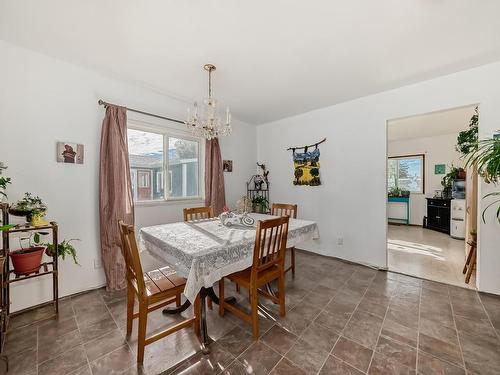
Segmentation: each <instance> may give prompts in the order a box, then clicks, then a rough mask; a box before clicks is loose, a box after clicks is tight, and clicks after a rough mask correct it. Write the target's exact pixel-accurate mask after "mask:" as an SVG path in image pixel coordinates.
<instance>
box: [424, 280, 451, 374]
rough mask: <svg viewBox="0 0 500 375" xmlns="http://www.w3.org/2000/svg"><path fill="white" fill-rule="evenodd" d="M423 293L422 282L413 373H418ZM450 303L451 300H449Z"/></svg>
mask: <svg viewBox="0 0 500 375" xmlns="http://www.w3.org/2000/svg"><path fill="white" fill-rule="evenodd" d="M446 290H447V291H448V287H446ZM423 295H424V287H423V283H422V286H421V287H420V298H419V299H418V317H417V350H416V355H415V373H416V374H418V355H419V352H420V310H421V308H422V296H423ZM449 298H450V296H449V291H448V299H449ZM450 303H451V300H450Z"/></svg>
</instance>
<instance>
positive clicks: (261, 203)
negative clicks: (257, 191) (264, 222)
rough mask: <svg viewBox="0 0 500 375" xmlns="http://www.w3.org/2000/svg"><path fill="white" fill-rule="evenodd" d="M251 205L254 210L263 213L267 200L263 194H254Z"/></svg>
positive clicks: (265, 210) (267, 204) (267, 205)
mask: <svg viewBox="0 0 500 375" xmlns="http://www.w3.org/2000/svg"><path fill="white" fill-rule="evenodd" d="M252 207H253V211H254V212H256V213H259V214H264V213H266V212H267V209H268V207H269V201H268V200H267V198H266V197H264V196H263V195H256V196H255V197H253V199H252Z"/></svg>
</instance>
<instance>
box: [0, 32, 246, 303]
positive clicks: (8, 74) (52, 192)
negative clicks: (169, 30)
mask: <svg viewBox="0 0 500 375" xmlns="http://www.w3.org/2000/svg"><path fill="white" fill-rule="evenodd" d="M0 56H1V58H0V82H1V83H0V85H1V86H0V87H1V89H0V160H1V161H4V162H6V163H7V164H8V166H9V169H8V176H10V177H12V180H13V184H12V185H11V187H10V188H9V190H8V193H9V197H10V199H9V200H10V201H14V200H16V199H18V198H19V197H20V196H21V195H22V194H23V193H24V192H25V191H29V192H32V193H35V194H37V195H39V196H41V197H42V198H43V199H44V200H45V201H46V202H47V204H48V206H49V211H48V217H49V218H50V219H55V220H57V221H58V223H59V225H60V232H61V238H80V239H81V240H82V241H81V242H80V243H78V244H77V247H78V255H79V261H80V263H81V267H78V266H75V265H74V264H72V262H71V261H65V262H61V263H62V264H61V267H60V282H59V290H60V293H61V295H68V294H72V293H75V292H78V291H82V290H86V289H89V288H93V287H97V286H101V285H103V284H104V283H105V279H104V274H103V271H102V269H94V265H93V262H94V259H97V258H100V250H99V237H98V234H99V217H98V162H99V142H100V131H101V122H102V118H103V115H104V109H103V108H102V107H99V106H98V105H97V100H98V99H100V98H102V99H105V100H107V101H110V102H114V103H118V104H124V105H128V106H130V107H131V108H139V109H143V110H146V111H149V112H153V113H158V114H164V115H166V116H171V117H176V118H183V116H184V115H185V113H186V112H185V111H186V106H187V104H186V103H183V102H180V101H178V100H176V99H174V98H171V97H167V96H165V95H160V94H157V93H155V92H152V91H150V90H147V89H144V88H141V87H139V86H135V85H131V84H127V83H123V82H120V81H117V80H113V79H109V78H106V77H104V76H101V75H99V74H96V73H94V72H92V71H89V70H86V69H82V68H80V67H77V66H74V65H71V64H68V63H65V62H62V61H59V60H56V59H53V58H49V57H46V56H44V55H41V54H38V53H34V52H31V51H29V50H25V49H21V48H18V47H15V46H13V45H10V44H7V43H4V42H1V41H0ZM131 116H132V115H131ZM135 117H136V118H137V115H136V116H135ZM142 120H143V121H152V120H151V118H148V117H144V118H142ZM255 134H256V131H255V127H254V126H251V125H247V124H245V123H242V122H240V121H234V134H233V135H232V136H231V137H230V138H228V139H227V140H224V141H222V142H221V149H222V156H223V158H226V159H233V160H234V172H233V173H232V174H226V196H227V198H228V202H229V203H233V204H234V202H235V201H236V199H237V197H240V196H242V195H244V194H245V180H246V179H247V178H248V176H250V175H251V174H252V173H253V172H254V170H255V168H254V165H255V164H254V163H255V161H256V135H255ZM58 140H60V141H72V142H78V143H83V144H84V145H85V164H84V165H65V164H62V163H56V161H55V158H56V153H55V145H56V141H58ZM182 207H184V205H182V204H172V205H161V206H155V207H139V208H138V209H137V223H138V225H139V226H142V225H146V224H148V225H150V224H157V223H161V222H168V221H175V220H179V219H180V218H181V209H182ZM13 246H15V242H14V243H13ZM22 284H24V285H20V284H18V285H16V286H13V288H12V289H13V291H12V309H13V311H15V310H18V309H22V308H25V307H27V306H30V305H33V304H38V303H41V302H44V301H47V300H49V299H50V298H51V295H50V293H49V291H50V290H51V288H50V281H49V279H47V280H45V281H42V282H40V279H39V280H36V281H25V282H23V283H22Z"/></svg>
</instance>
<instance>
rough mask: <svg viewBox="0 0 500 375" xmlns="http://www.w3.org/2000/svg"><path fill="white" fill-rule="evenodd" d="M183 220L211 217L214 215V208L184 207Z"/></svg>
mask: <svg viewBox="0 0 500 375" xmlns="http://www.w3.org/2000/svg"><path fill="white" fill-rule="evenodd" d="M183 211H184V221H193V220H203V219H211V218H213V217H214V210H213V208H212V207H192V208H185V209H184V210H183Z"/></svg>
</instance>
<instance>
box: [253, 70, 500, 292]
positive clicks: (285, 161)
mask: <svg viewBox="0 0 500 375" xmlns="http://www.w3.org/2000/svg"><path fill="white" fill-rule="evenodd" d="M476 103H479V104H480V125H479V127H480V133H481V136H487V135H490V134H491V132H492V131H493V130H495V129H498V128H500V105H499V103H500V63H495V64H490V65H485V66H482V67H479V68H475V69H471V70H467V71H464V72H459V73H455V74H452V75H448V76H444V77H440V78H437V79H434V80H430V81H426V82H421V83H418V84H415V85H410V86H405V87H402V88H399V89H396V90H391V91H386V92H383V93H379V94H376V95H370V96H367V97H363V98H360V99H356V100H353V101H349V102H346V103H341V104H338V105H335V106H331V107H327V108H323V109H320V110H316V111H312V112H308V113H304V114H301V115H298V116H294V117H290V118H286V119H282V120H279V121H275V122H272V123H267V124H263V125H261V126H259V127H258V129H257V145H258V157H259V160H261V161H262V162H265V163H266V164H267V166H268V168H269V170H270V180H271V200H272V201H274V202H276V201H283V202H295V203H297V204H298V205H299V217H303V218H309V219H312V220H316V221H317V222H318V225H319V229H320V233H321V240H320V241H317V242H315V243H311V244H310V245H308V247H307V248H308V249H311V250H313V251H315V252H318V253H322V254H327V255H332V256H337V257H341V258H344V259H349V260H352V261H356V262H360V263H368V264H371V265H374V266H378V267H386V266H387V258H386V252H387V250H386V231H387V224H386V199H387V198H386V157H387V141H386V121H387V120H389V119H394V118H400V117H406V116H412V115H416V114H422V113H428V112H433V111H437V110H442V109H447V108H454V107H460V106H464V105H471V104H476ZM324 137H327V141H326V143H325V144H323V145H321V159H320V161H321V177H322V180H323V185H322V186H319V187H305V186H293V185H292V182H291V181H292V178H293V165H292V160H291V152H290V151H286V150H285V149H286V148H287V147H289V146H300V145H303V144H309V143H313V142H316V141H318V140H321V139H322V138H324ZM480 190H481V191H480V194H481V196H482V195H483V194H485V193H486V192H488V191H492V190H494V187H493V186H485V184H483V185H482V186H481V187H480ZM481 203H482V206H483V207H484V206H485V202H484V201H482V202H481ZM492 211H493V210H492ZM339 236H342V237H343V238H344V244H343V246H339V245H337V237H339ZM499 243H500V225H499V224H498V222H496V220H495V219H494V214H493V212H490V214H489V215H488V222H487V224H486V225H481V226H480V228H479V256H478V273H479V275H478V287H479V289H480V290H482V291H487V292H493V293H497V294H500V273H499V272H498V270H499V269H500V252H499V247H498V244H499Z"/></svg>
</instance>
